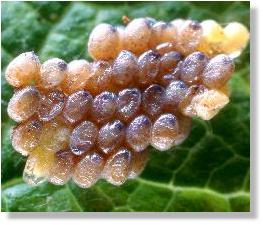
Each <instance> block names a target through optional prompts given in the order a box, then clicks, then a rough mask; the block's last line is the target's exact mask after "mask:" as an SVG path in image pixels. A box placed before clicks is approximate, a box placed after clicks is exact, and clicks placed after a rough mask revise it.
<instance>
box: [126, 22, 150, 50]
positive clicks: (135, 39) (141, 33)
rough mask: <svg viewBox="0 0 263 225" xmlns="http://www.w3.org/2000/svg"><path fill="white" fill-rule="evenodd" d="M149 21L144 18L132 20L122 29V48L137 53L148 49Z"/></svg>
mask: <svg viewBox="0 0 263 225" xmlns="http://www.w3.org/2000/svg"><path fill="white" fill-rule="evenodd" d="M151 33H152V32H151V23H150V22H149V20H147V19H145V18H137V19H134V20H132V21H131V22H130V23H129V24H128V26H127V27H126V28H125V31H124V39H123V46H124V49H126V50H128V51H131V52H133V53H134V54H135V55H139V54H141V53H143V52H144V51H146V50H147V49H148V45H149V41H150V38H151Z"/></svg>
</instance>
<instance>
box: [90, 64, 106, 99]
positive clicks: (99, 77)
mask: <svg viewBox="0 0 263 225" xmlns="http://www.w3.org/2000/svg"><path fill="white" fill-rule="evenodd" d="M109 69H110V63H109V62H106V61H96V62H93V63H92V69H91V73H90V74H89V76H88V81H87V83H86V87H85V90H87V91H89V92H90V93H91V94H92V95H97V94H98V93H99V92H100V91H101V88H102V87H101V82H102V81H103V78H104V79H105V78H107V77H105V73H106V72H107V71H108V70H109ZM108 82H110V81H109V80H107V79H106V80H104V83H106V84H107V83H108Z"/></svg>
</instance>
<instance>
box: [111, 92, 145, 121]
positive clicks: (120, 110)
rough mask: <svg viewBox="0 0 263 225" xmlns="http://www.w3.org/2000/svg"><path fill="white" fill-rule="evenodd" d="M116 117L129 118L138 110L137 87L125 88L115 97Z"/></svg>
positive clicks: (139, 99)
mask: <svg viewBox="0 0 263 225" xmlns="http://www.w3.org/2000/svg"><path fill="white" fill-rule="evenodd" d="M116 105H117V117H119V119H121V120H123V121H126V122H127V121H129V120H131V119H132V118H133V117H134V116H135V115H136V114H137V113H138V112H139V110H140V105H141V92H140V90H138V89H137V88H127V89H124V90H122V91H120V92H119V94H118V98H117V104H116Z"/></svg>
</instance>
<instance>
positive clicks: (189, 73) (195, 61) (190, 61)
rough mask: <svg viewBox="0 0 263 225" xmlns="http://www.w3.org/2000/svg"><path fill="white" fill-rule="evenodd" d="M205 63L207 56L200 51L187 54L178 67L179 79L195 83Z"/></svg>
mask: <svg viewBox="0 0 263 225" xmlns="http://www.w3.org/2000/svg"><path fill="white" fill-rule="evenodd" d="M207 63H208V58H207V57H206V56H205V54H204V53H202V52H194V53H192V54H190V55H188V56H187V57H186V58H185V59H184V61H182V63H181V64H180V67H179V68H180V78H181V80H182V81H184V82H185V83H188V84H194V83H197V82H198V81H199V79H200V75H201V73H202V72H203V70H204V68H205V66H206V64H207Z"/></svg>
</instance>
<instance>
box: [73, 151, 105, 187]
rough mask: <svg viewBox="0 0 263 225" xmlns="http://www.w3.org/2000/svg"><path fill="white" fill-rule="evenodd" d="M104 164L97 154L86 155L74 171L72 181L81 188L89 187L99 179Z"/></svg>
mask: <svg viewBox="0 0 263 225" xmlns="http://www.w3.org/2000/svg"><path fill="white" fill-rule="evenodd" d="M104 164H105V161H104V159H103V157H102V156H101V155H100V154H99V153H96V152H92V153H88V154H87V155H86V156H85V157H84V158H83V159H81V160H80V162H79V163H78V164H77V166H76V168H75V169H74V172H73V174H72V179H73V181H74V182H75V183H76V184H77V185H78V186H80V187H82V188H88V187H90V186H91V185H92V184H94V183H95V182H96V181H97V180H98V179H99V178H100V175H101V172H102V170H103V168H104Z"/></svg>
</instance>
